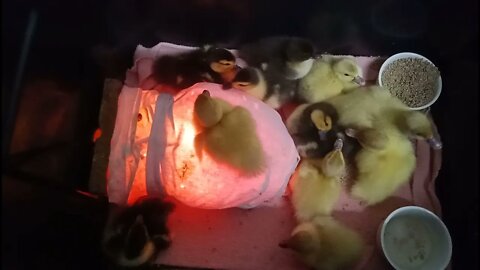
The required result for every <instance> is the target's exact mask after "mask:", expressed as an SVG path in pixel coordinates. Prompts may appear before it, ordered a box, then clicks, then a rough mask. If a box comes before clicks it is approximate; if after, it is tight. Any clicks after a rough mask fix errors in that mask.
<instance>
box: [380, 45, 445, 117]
mask: <svg viewBox="0 0 480 270" xmlns="http://www.w3.org/2000/svg"><path fill="white" fill-rule="evenodd" d="M403 58H420V59H424V60H426V61H428V62H429V63H431V64H432V65H435V64H433V63H432V61H430V60H429V59H427V58H426V57H424V56H422V55H419V54H416V53H411V52H403V53H397V54H394V55H392V56H390V57H389V58H388V59H387V60H385V62H383V64H382V66H381V67H380V71H379V72H378V85H380V86H383V85H382V75H383V72H384V71H385V69H386V67H387V66H388V65H389V64H391V63H392V62H393V61H395V60H398V59H403ZM441 92H442V76H439V77H438V80H437V89H436V93H435V96H434V97H433V99H432V100H431V101H430V102H429V103H427V104H425V105H423V106H420V107H416V108H413V107H409V108H410V109H411V110H415V111H416V110H423V109H426V108H428V107H430V106H432V104H433V103H435V101H437V99H438V97H440V93H441Z"/></svg>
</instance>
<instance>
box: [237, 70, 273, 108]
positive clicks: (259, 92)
mask: <svg viewBox="0 0 480 270" xmlns="http://www.w3.org/2000/svg"><path fill="white" fill-rule="evenodd" d="M231 86H232V87H233V88H236V89H238V90H242V91H244V92H246V93H247V94H249V95H251V96H253V97H255V98H257V99H259V100H264V99H265V96H266V95H267V87H268V86H267V81H266V80H265V76H263V73H262V71H261V70H260V69H258V68H254V67H246V68H243V69H241V70H239V71H238V73H237V74H236V76H235V78H234V79H233V80H232V84H231Z"/></svg>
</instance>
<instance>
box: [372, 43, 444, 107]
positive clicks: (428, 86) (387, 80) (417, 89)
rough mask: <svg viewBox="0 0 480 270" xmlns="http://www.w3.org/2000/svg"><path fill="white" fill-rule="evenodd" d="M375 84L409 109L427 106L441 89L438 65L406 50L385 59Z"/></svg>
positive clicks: (434, 99)
mask: <svg viewBox="0 0 480 270" xmlns="http://www.w3.org/2000/svg"><path fill="white" fill-rule="evenodd" d="M378 84H379V85H380V86H382V87H384V88H386V89H387V90H389V91H390V93H392V95H394V96H396V97H397V98H399V99H400V100H401V101H402V102H403V103H405V104H406V105H407V106H408V107H409V108H410V109H412V110H423V109H426V108H428V107H430V106H431V105H432V104H433V103H435V101H437V99H438V97H439V96H440V92H441V91H442V78H441V76H440V71H439V70H438V68H437V67H436V66H435V65H434V64H433V63H432V62H431V61H430V60H428V59H427V58H426V57H424V56H421V55H419V54H416V53H410V52H403V53H398V54H395V55H392V56H390V57H389V58H388V59H387V60H385V62H384V63H383V64H382V66H381V67H380V71H379V73H378Z"/></svg>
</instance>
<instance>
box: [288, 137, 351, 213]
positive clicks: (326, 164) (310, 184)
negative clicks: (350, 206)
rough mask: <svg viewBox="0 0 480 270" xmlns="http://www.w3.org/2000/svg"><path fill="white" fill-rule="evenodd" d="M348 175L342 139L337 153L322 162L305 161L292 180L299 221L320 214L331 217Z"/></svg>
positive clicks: (338, 142) (293, 202)
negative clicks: (342, 177)
mask: <svg viewBox="0 0 480 270" xmlns="http://www.w3.org/2000/svg"><path fill="white" fill-rule="evenodd" d="M344 173H345V160H344V157H343V154H342V140H341V139H337V141H336V142H335V146H334V150H333V151H331V152H330V153H328V154H327V155H326V156H325V157H324V158H322V159H315V160H308V159H307V160H304V161H302V163H301V164H300V166H299V168H298V174H297V176H296V177H295V178H294V179H293V180H292V182H291V184H290V188H291V190H292V204H293V208H294V210H295V216H296V218H297V220H298V221H300V222H303V221H307V220H310V219H312V218H313V217H314V216H317V215H330V213H331V212H332V210H333V207H334V206H335V203H336V202H337V200H338V197H339V195H340V191H341V189H342V185H341V183H340V181H339V178H340V177H341V176H342V175H343V174H344Z"/></svg>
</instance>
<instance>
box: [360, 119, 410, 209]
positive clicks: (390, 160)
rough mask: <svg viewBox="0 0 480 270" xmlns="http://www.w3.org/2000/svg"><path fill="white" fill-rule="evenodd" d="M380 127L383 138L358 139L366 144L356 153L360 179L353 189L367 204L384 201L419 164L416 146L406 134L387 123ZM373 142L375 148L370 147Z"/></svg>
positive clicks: (379, 132)
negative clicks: (416, 156)
mask: <svg viewBox="0 0 480 270" xmlns="http://www.w3.org/2000/svg"><path fill="white" fill-rule="evenodd" d="M377 127H378V128H379V129H377V130H376V131H377V133H376V134H378V135H380V136H381V137H380V138H375V136H370V137H367V138H363V141H362V140H359V142H360V143H361V144H362V145H364V146H365V147H364V148H362V149H361V150H360V151H359V152H358V153H357V155H356V156H355V163H356V167H357V179H356V182H355V184H354V185H353V186H352V189H351V194H352V195H353V196H354V197H356V198H359V199H361V200H363V201H365V202H366V203H367V204H368V205H372V204H376V203H379V202H381V201H383V200H384V199H386V198H387V197H389V196H391V195H392V194H393V193H394V192H395V191H396V190H397V189H398V188H399V187H400V186H401V185H403V184H405V183H406V182H408V181H409V179H410V177H411V175H412V173H413V171H414V169H415V164H416V158H415V152H414V148H413V145H412V142H411V141H410V140H409V139H408V137H407V136H405V135H404V134H402V133H401V132H400V131H399V130H398V128H397V127H395V126H393V125H391V124H388V123H382V124H378V125H377ZM372 134H374V133H372ZM379 142H381V143H379ZM372 144H373V145H375V147H368V145H372Z"/></svg>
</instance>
